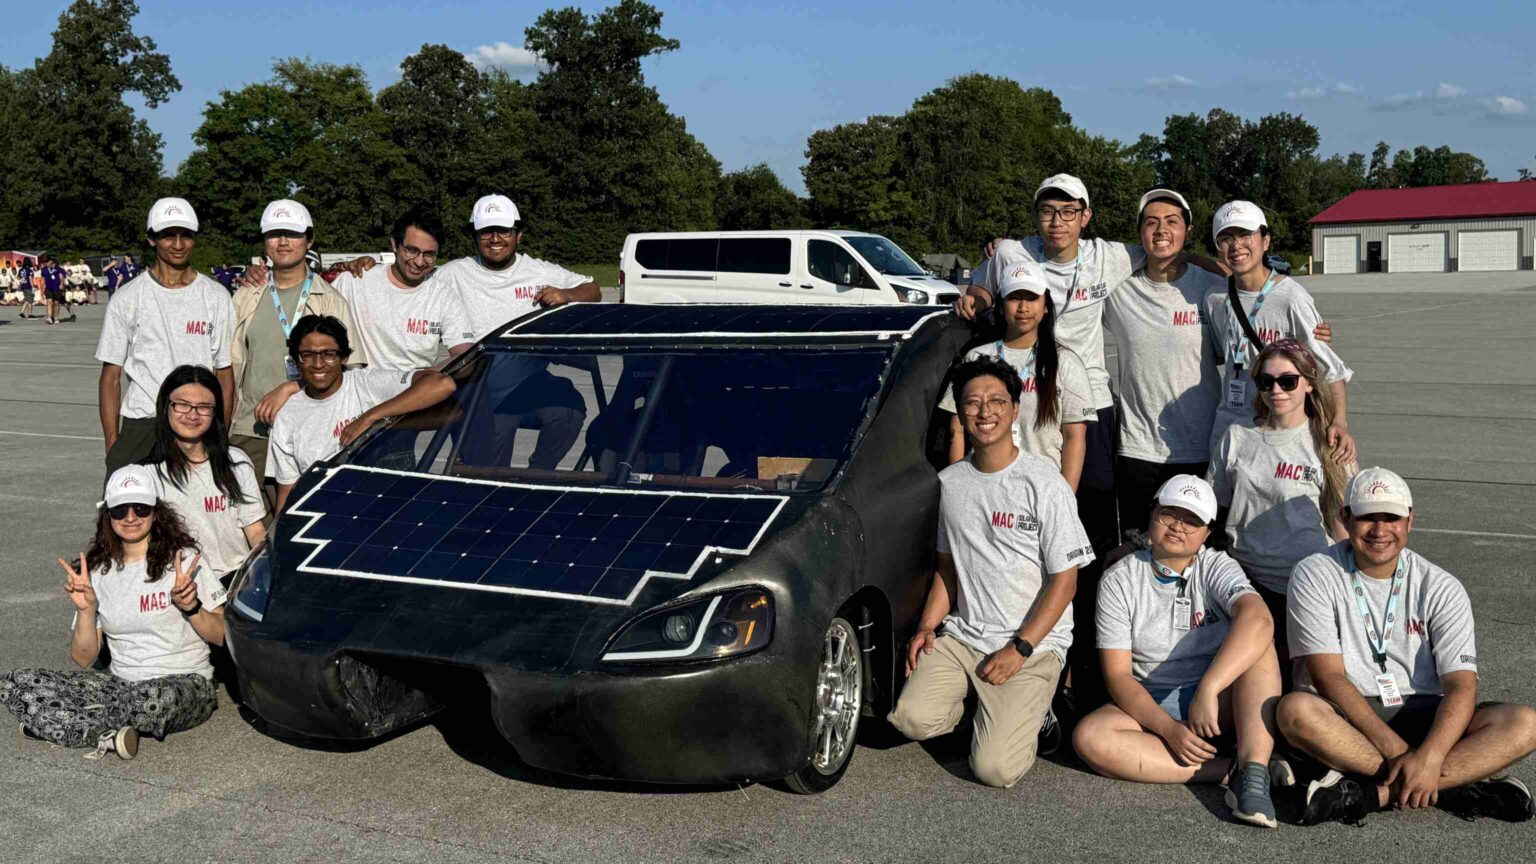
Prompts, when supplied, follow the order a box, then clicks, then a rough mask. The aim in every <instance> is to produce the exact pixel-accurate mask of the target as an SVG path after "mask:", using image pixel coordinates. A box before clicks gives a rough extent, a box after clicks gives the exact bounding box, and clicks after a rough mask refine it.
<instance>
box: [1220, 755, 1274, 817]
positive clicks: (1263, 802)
mask: <svg viewBox="0 0 1536 864" xmlns="http://www.w3.org/2000/svg"><path fill="white" fill-rule="evenodd" d="M1227 806H1228V807H1231V808H1232V818H1233V819H1236V820H1237V821H1239V822H1247V823H1248V824H1249V825H1258V826H1259V827H1261V828H1279V827H1280V820H1278V819H1276V818H1275V802H1274V801H1273V800H1272V799H1271V798H1270V797H1269V768H1268V767H1267V766H1264V765H1260V764H1259V763H1257V762H1249V763H1247V764H1245V765H1243V767H1242V768H1240V769H1238V770H1237V771H1234V772H1233V773H1232V779H1231V780H1230V781H1228V784H1227Z"/></svg>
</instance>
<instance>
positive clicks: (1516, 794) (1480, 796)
mask: <svg viewBox="0 0 1536 864" xmlns="http://www.w3.org/2000/svg"><path fill="white" fill-rule="evenodd" d="M1440 807H1441V808H1442V809H1444V810H1446V811H1447V812H1449V813H1452V814H1455V815H1457V816H1460V817H1461V818H1463V819H1466V820H1467V821H1469V822H1470V821H1471V820H1473V819H1476V818H1477V817H1479V816H1491V817H1493V818H1494V819H1502V820H1504V821H1505V822H1529V821H1530V819H1531V817H1532V816H1533V815H1536V801H1532V799H1531V790H1530V789H1527V788H1526V786H1525V784H1524V783H1521V782H1520V781H1519V780H1516V779H1515V778H1513V777H1501V778H1499V779H1497V780H1484V781H1482V782H1480V783H1468V784H1467V785H1465V786H1458V787H1456V788H1455V789H1447V790H1445V791H1444V792H1442V793H1440Z"/></svg>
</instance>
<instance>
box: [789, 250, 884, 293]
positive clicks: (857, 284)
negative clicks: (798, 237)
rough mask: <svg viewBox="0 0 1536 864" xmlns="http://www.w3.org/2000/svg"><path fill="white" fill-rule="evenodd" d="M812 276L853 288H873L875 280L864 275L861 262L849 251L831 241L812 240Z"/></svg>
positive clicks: (810, 256) (809, 254) (810, 252)
mask: <svg viewBox="0 0 1536 864" xmlns="http://www.w3.org/2000/svg"><path fill="white" fill-rule="evenodd" d="M806 251H807V254H808V257H809V259H810V270H811V275H812V276H815V277H816V278H817V279H824V280H826V281H828V282H831V283H832V284H834V285H847V286H849V287H852V288H873V287H875V284H874V280H872V279H870V278H869V277H868V276H866V275H865V273H864V268H863V267H860V266H859V262H858V261H856V260H854V257H853V256H852V255H850V254H848V250H846V249H844V248H843V247H841V246H839V245H837V244H836V243H833V242H831V241H830V240H812V241H810V244H809V246H808V248H807V250H806Z"/></svg>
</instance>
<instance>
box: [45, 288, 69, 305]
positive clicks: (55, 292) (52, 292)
mask: <svg viewBox="0 0 1536 864" xmlns="http://www.w3.org/2000/svg"><path fill="white" fill-rule="evenodd" d="M43 296H44V297H45V298H47V299H49V300H52V301H53V302H55V303H63V302H64V289H63V288H49V289H47V290H46V291H44V292H43Z"/></svg>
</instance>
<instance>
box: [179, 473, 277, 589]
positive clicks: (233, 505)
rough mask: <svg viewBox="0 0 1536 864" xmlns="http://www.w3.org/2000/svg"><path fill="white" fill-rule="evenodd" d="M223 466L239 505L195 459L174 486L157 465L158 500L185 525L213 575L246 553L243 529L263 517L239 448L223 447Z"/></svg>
mask: <svg viewBox="0 0 1536 864" xmlns="http://www.w3.org/2000/svg"><path fill="white" fill-rule="evenodd" d="M229 464H230V468H231V469H232V470H233V471H234V474H235V485H236V486H237V487H238V488H239V489H240V493H241V496H242V497H243V498H245V503H243V504H242V503H240V502H237V501H232V500H230V498H229V496H228V495H226V494H225V493H223V492H220V491H219V487H218V484H217V483H214V482H213V466H212V465H210V464H209V463H208V462H201V463H198V464H195V465H188V466H187V476H186V478H185V481H184V482H183V483H182V484H181V485H179V486H178V485H177V484H176V483H175V481H173V480H172V479H171V476H170V474H169V473H168V472H167V471H166V470H165V466H164V465H163V464H159V463H157V464H156V465H155V470H156V471H157V472H158V474H159V476H160V500H161V501H164V502H165V503H166V504H169V505H170V506H171V508H172V509H174V510H175V511H176V514H177V515H178V516H180V517H181V521H182V522H185V523H186V526H187V530H188V531H190V532H191V533H192V539H193V540H195V541H197V546H198V548H199V549H201V550H202V552H203V563H204V564H206V565H207V566H208V569H209V570H212V571H213V573H214V575H216V576H222V575H224V574H225V573H228V572H229V571H231V570H233V569H235V568H236V567H238V566H239V565H240V562H241V561H243V560H245V556H246V555H248V554H249V553H250V551H251V544H250V542H249V541H247V540H246V537H245V528H246V526H248V525H254V524H256V523H257V522H260V521H261V520H262V519H264V518H266V515H267V505H266V503H265V502H264V501H263V500H262V498H261V484H260V480H259V478H257V476H256V468H255V466H253V465H252V464H251V457H249V456H247V455H245V451H244V450H241V449H240V448H239V447H231V448H229Z"/></svg>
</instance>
